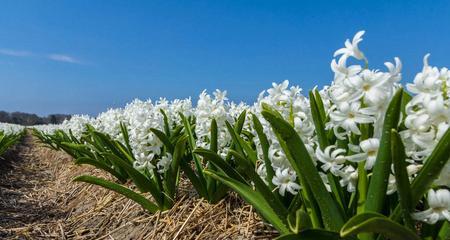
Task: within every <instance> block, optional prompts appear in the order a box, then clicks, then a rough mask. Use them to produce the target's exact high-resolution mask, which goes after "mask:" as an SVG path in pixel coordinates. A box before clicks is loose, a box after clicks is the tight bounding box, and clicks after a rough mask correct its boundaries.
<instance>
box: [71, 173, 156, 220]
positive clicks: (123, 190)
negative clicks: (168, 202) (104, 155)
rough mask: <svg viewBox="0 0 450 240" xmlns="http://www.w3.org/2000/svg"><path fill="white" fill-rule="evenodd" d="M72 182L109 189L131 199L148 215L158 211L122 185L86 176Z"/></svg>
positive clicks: (140, 196)
mask: <svg viewBox="0 0 450 240" xmlns="http://www.w3.org/2000/svg"><path fill="white" fill-rule="evenodd" d="M73 181H77V182H86V183H90V184H95V185H98V186H101V187H104V188H106V189H109V190H111V191H114V192H116V193H119V194H121V195H123V196H125V197H127V198H128V199H131V200H133V201H134V202H136V203H138V204H139V205H141V206H142V207H143V208H144V209H146V210H147V211H149V212H150V213H155V212H157V211H158V210H159V208H158V206H156V205H155V204H154V203H152V202H151V201H149V200H148V199H146V198H145V197H144V196H142V195H140V194H138V193H136V192H134V191H132V190H130V189H128V188H126V187H124V186H122V185H119V184H117V183H113V182H110V181H107V180H104V179H101V178H97V177H93V176H86V175H82V176H78V177H76V178H75V179H73Z"/></svg>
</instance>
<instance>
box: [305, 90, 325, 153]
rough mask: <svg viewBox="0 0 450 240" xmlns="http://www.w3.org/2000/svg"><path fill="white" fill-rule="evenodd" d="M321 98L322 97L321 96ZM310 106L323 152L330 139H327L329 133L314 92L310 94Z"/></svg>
mask: <svg viewBox="0 0 450 240" xmlns="http://www.w3.org/2000/svg"><path fill="white" fill-rule="evenodd" d="M319 98H320V96H319ZM309 104H310V107H311V115H312V118H313V122H314V126H315V130H316V134H317V140H318V141H319V146H320V149H321V150H324V149H325V148H326V147H327V146H328V145H329V143H328V139H327V133H326V132H325V120H326V119H324V118H322V116H321V114H320V112H321V111H320V110H319V107H318V106H317V103H316V98H315V96H314V94H313V92H309Z"/></svg>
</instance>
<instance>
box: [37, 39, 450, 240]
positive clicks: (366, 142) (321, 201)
mask: <svg viewBox="0 0 450 240" xmlns="http://www.w3.org/2000/svg"><path fill="white" fill-rule="evenodd" d="M363 34H364V32H363V31H361V32H358V33H357V34H356V35H355V36H354V38H353V39H352V40H347V41H346V42H345V47H344V48H341V49H339V50H337V51H336V52H335V54H334V59H333V60H332V62H331V70H332V71H333V72H334V80H333V81H332V82H331V84H330V85H329V86H325V87H324V88H322V89H320V90H319V89H317V88H315V89H313V90H312V91H310V92H309V93H308V94H307V95H306V96H305V95H304V93H303V92H302V89H301V88H300V87H298V86H289V82H288V81H287V80H286V81H283V82H281V83H280V84H276V83H274V84H273V86H272V88H270V89H268V90H266V91H263V92H261V94H260V95H259V96H258V98H257V101H255V103H253V104H250V105H249V104H245V103H239V104H236V103H233V102H230V101H228V99H227V97H226V91H219V90H216V91H215V92H214V93H213V94H212V95H211V94H208V93H207V92H206V91H204V92H202V93H201V94H200V96H199V99H198V102H197V103H196V104H195V106H194V104H193V103H192V100H191V99H183V100H178V99H177V100H173V101H168V100H166V99H159V100H158V101H155V102H152V101H150V100H148V101H141V100H135V101H133V102H131V103H129V104H128V105H126V106H125V107H124V108H119V109H110V110H108V111H106V112H104V113H101V114H100V115H99V116H98V117H96V118H91V117H89V116H74V117H73V118H72V119H71V120H68V121H65V122H64V123H63V124H61V125H46V126H37V127H35V135H36V136H38V137H39V139H40V140H41V141H42V142H44V143H46V144H48V146H50V147H52V148H54V149H57V150H61V149H62V150H64V151H66V152H67V153H69V154H70V155H71V156H73V157H74V159H75V163H76V164H90V165H93V166H95V167H96V168H99V169H102V170H104V171H106V172H108V173H110V174H111V175H112V176H114V177H115V178H116V179H117V181H107V180H105V179H101V178H97V177H94V176H86V175H84V176H79V177H77V178H76V179H75V180H76V181H82V182H87V183H91V184H96V185H100V186H102V187H104V188H107V189H110V190H112V191H115V192H117V193H119V194H122V195H125V196H126V197H128V198H130V199H132V200H134V201H136V202H137V203H139V204H140V205H141V206H142V207H143V208H144V209H146V210H148V211H149V212H150V213H154V212H157V211H164V210H167V209H170V208H171V207H172V206H173V204H174V200H175V199H176V198H177V187H178V182H179V179H180V178H181V177H185V178H187V179H189V181H190V182H191V183H192V185H193V187H194V188H195V190H196V191H197V193H198V195H199V196H200V197H201V198H204V199H205V200H207V201H209V202H211V203H216V202H218V201H220V200H221V199H223V198H224V197H225V196H226V194H227V193H228V191H235V192H237V193H238V194H239V195H240V196H241V197H242V198H243V199H244V200H245V201H247V202H248V203H249V204H251V205H253V207H254V208H255V209H256V210H257V212H258V213H259V214H260V216H261V217H262V218H263V219H264V220H265V221H266V222H267V223H269V224H271V225H272V226H273V227H274V228H276V229H277V230H278V231H279V232H280V235H281V236H280V239H310V238H308V237H311V236H313V237H315V238H316V239H356V238H357V239H375V238H377V235H379V236H380V238H381V237H385V238H389V239H420V238H433V239H436V238H441V239H448V237H450V226H449V222H448V221H450V212H449V211H450V191H449V188H450V163H448V159H449V157H450V131H449V130H448V129H449V124H450V109H449V107H450V99H449V97H450V91H449V90H448V88H449V87H450V71H448V69H447V68H442V69H438V68H437V67H432V66H430V65H429V64H428V58H429V55H426V56H425V57H424V66H423V69H422V71H421V72H419V73H417V75H416V77H415V79H414V81H413V82H412V83H409V84H406V89H403V87H402V85H401V83H400V81H401V78H402V75H401V69H402V64H401V61H400V59H398V58H394V61H393V63H391V62H386V63H385V66H386V70H385V71H382V70H372V69H369V61H368V59H367V58H366V56H365V55H364V53H363V52H362V51H361V50H360V49H359V43H360V42H361V41H362V36H363ZM129 181H131V182H132V183H133V185H134V187H133V188H128V187H127V186H128V185H125V183H126V182H129ZM143 193H150V194H151V196H152V198H151V199H149V198H147V197H146V195H143Z"/></svg>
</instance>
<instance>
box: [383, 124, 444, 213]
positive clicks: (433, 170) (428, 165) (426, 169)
mask: <svg viewBox="0 0 450 240" xmlns="http://www.w3.org/2000/svg"><path fill="white" fill-rule="evenodd" d="M449 158H450V128H449V129H447V131H446V132H445V134H444V135H443V136H442V138H441V140H440V141H439V143H438V144H437V145H436V147H435V148H434V150H433V152H431V155H430V156H429V157H428V158H427V159H426V160H425V161H424V162H425V164H424V165H423V167H422V169H421V170H420V171H419V173H418V174H417V176H416V178H415V179H414V180H413V181H412V183H411V191H412V192H411V193H412V197H411V204H412V206H415V205H416V204H417V203H418V202H419V201H420V199H421V198H422V197H423V195H424V194H425V193H426V192H427V191H428V189H430V187H431V185H432V184H433V182H434V181H435V180H436V179H437V178H438V177H439V175H440V173H441V170H442V169H444V166H445V165H446V164H447V162H448V160H449ZM401 216H402V214H401V209H400V206H397V208H396V209H395V211H394V213H393V214H392V215H391V219H394V220H395V221H398V220H399V219H400V217H401Z"/></svg>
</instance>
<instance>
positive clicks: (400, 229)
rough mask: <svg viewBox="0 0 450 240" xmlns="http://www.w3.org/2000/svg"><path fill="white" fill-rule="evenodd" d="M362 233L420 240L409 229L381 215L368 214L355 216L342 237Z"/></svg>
mask: <svg viewBox="0 0 450 240" xmlns="http://www.w3.org/2000/svg"><path fill="white" fill-rule="evenodd" d="M360 233H378V234H382V235H383V236H385V237H387V238H389V239H391V240H405V239H408V240H420V238H419V237H418V236H417V235H416V234H415V233H414V232H413V231H411V230H409V229H408V228H406V227H404V226H402V225H400V224H399V223H396V222H394V221H392V220H390V219H389V218H387V217H385V216H383V215H381V214H379V213H371V212H366V213H362V214H359V215H356V216H354V217H353V218H351V219H350V220H348V222H347V223H345V225H344V226H343V227H342V229H341V236H342V237H347V236H351V235H356V234H360Z"/></svg>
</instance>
